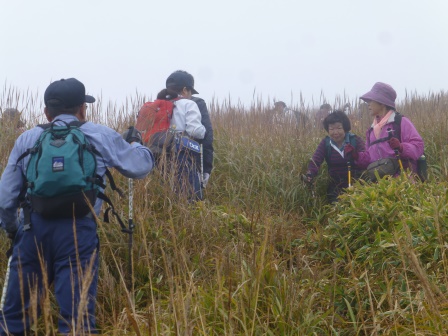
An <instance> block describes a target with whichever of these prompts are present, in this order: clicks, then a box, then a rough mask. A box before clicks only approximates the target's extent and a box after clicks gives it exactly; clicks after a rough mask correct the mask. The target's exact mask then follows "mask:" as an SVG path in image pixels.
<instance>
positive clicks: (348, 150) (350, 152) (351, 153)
mask: <svg viewBox="0 0 448 336" xmlns="http://www.w3.org/2000/svg"><path fill="white" fill-rule="evenodd" d="M344 156H345V157H346V158H348V157H351V158H352V159H353V160H358V158H359V154H358V151H357V150H356V148H355V147H353V146H352V145H351V144H349V143H348V144H346V145H345V146H344Z"/></svg>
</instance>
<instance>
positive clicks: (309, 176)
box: [302, 172, 314, 186]
mask: <svg viewBox="0 0 448 336" xmlns="http://www.w3.org/2000/svg"><path fill="white" fill-rule="evenodd" d="M302 181H303V182H305V183H306V184H307V185H308V186H310V185H312V184H313V183H314V175H313V174H311V172H307V173H306V175H303V174H302Z"/></svg>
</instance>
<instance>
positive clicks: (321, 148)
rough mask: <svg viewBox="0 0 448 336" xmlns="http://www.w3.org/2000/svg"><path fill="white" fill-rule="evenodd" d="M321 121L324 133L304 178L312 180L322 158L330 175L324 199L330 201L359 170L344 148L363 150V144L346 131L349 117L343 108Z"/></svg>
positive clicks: (359, 173) (335, 197)
mask: <svg viewBox="0 0 448 336" xmlns="http://www.w3.org/2000/svg"><path fill="white" fill-rule="evenodd" d="M322 124H323V127H324V128H325V130H326V131H327V133H328V135H327V136H326V137H325V138H324V139H322V141H321V142H320V143H319V145H318V146H317V149H316V151H315V152H314V154H313V157H312V159H311V160H310V162H309V164H308V172H307V179H308V182H309V183H312V182H313V180H314V178H315V177H316V176H317V174H318V172H319V168H320V166H321V165H322V163H323V162H324V160H325V161H326V162H327V166H328V175H329V177H330V182H329V183H328V188H327V199H328V202H330V203H333V202H336V201H337V198H338V196H339V195H340V193H341V192H342V191H343V189H344V188H347V187H348V186H349V185H350V184H351V183H352V181H351V180H352V178H359V177H360V176H361V173H362V170H361V169H360V168H359V166H357V165H356V164H355V163H354V159H355V158H354V157H353V156H352V155H351V154H345V153H344V148H345V147H347V146H352V148H356V149H357V151H364V150H365V143H364V141H363V140H362V139H361V138H360V137H359V136H357V135H355V134H353V133H350V130H351V124H350V119H349V118H348V117H347V115H346V114H345V113H344V112H343V111H335V112H333V113H331V114H329V115H328V116H327V117H325V119H324V121H323V123H322Z"/></svg>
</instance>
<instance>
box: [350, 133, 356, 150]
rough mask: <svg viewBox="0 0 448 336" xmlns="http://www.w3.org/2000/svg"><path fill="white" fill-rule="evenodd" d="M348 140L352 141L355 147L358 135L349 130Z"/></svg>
mask: <svg viewBox="0 0 448 336" xmlns="http://www.w3.org/2000/svg"><path fill="white" fill-rule="evenodd" d="M348 141H349V142H350V145H352V146H353V147H354V148H356V145H357V144H356V135H355V134H353V133H351V132H349V133H348Z"/></svg>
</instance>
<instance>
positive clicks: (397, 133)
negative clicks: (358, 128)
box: [367, 111, 403, 147]
mask: <svg viewBox="0 0 448 336" xmlns="http://www.w3.org/2000/svg"><path fill="white" fill-rule="evenodd" d="M401 119H403V115H402V114H401V113H399V112H397V111H395V117H394V129H393V135H391V136H393V137H394V138H397V139H398V140H400V141H401ZM372 131H373V127H370V128H369V133H368V134H367V145H368V146H369V147H370V145H374V144H377V143H380V142H384V141H387V140H389V139H390V138H391V136H388V137H386V138H380V139H377V140H375V141H373V142H372V143H370V134H371V133H372Z"/></svg>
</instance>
